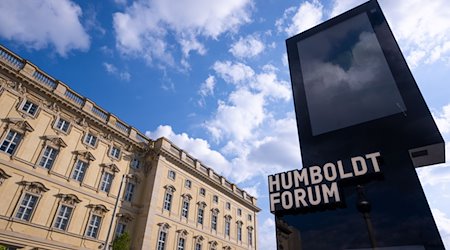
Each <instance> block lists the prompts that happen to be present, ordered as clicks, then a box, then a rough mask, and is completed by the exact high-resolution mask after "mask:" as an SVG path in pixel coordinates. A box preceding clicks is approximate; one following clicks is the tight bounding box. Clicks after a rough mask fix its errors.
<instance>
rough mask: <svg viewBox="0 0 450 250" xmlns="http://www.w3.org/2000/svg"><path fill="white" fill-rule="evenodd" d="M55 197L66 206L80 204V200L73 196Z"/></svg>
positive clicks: (61, 195)
mask: <svg viewBox="0 0 450 250" xmlns="http://www.w3.org/2000/svg"><path fill="white" fill-rule="evenodd" d="M56 197H58V198H60V199H61V202H62V203H64V204H67V205H72V206H74V205H76V204H78V203H80V202H81V200H80V199H79V198H78V197H77V196H76V195H74V194H61V193H60V194H57V195H56Z"/></svg>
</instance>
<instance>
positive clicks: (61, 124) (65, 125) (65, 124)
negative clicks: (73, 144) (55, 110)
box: [55, 117, 70, 133]
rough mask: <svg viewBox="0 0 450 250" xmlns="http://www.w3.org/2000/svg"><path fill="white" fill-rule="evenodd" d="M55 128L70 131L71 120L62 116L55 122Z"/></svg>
mask: <svg viewBox="0 0 450 250" xmlns="http://www.w3.org/2000/svg"><path fill="white" fill-rule="evenodd" d="M55 128H56V129H58V130H60V131H62V132H64V133H67V132H69V128H70V122H69V121H67V120H65V119H63V118H61V117H60V118H59V119H58V121H57V122H56V124H55Z"/></svg>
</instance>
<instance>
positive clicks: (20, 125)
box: [0, 118, 34, 158]
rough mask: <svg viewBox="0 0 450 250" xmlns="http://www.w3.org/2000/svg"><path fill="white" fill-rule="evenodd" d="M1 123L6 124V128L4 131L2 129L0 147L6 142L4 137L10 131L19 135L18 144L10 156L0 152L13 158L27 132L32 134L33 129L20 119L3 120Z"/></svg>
mask: <svg viewBox="0 0 450 250" xmlns="http://www.w3.org/2000/svg"><path fill="white" fill-rule="evenodd" d="M2 121H3V122H4V123H6V126H5V129H4V131H3V134H2V137H1V144H0V145H3V143H4V141H5V140H6V137H7V136H8V134H9V132H10V131H14V132H16V133H18V134H20V135H21V138H20V140H19V142H18V143H17V145H16V147H15V148H14V150H13V151H12V153H11V154H9V153H7V152H5V151H1V152H3V153H5V154H8V155H10V157H11V158H13V156H14V155H15V154H16V153H17V151H18V150H19V148H20V146H21V144H22V142H23V140H24V139H25V136H26V134H27V132H33V131H34V128H33V127H32V126H31V125H30V124H29V123H28V122H27V121H25V120H24V119H22V118H5V119H2Z"/></svg>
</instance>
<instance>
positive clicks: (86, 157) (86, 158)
mask: <svg viewBox="0 0 450 250" xmlns="http://www.w3.org/2000/svg"><path fill="white" fill-rule="evenodd" d="M73 154H75V159H74V163H73V164H72V168H70V172H69V174H68V177H67V180H74V181H76V182H79V183H80V186H81V185H82V184H83V182H84V180H85V177H86V174H87V171H88V170H89V166H90V164H91V162H92V161H95V157H94V155H93V154H92V153H91V152H89V151H83V150H80V151H73ZM78 161H82V162H84V163H86V170H85V171H84V174H83V178H82V180H81V181H78V180H76V179H74V178H72V177H73V174H74V171H75V168H76V165H77V163H78Z"/></svg>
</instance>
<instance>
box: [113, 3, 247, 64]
mask: <svg viewBox="0 0 450 250" xmlns="http://www.w3.org/2000/svg"><path fill="white" fill-rule="evenodd" d="M251 8H252V3H251V0H231V1H229V0H219V1H208V0H194V1H181V2H180V1H176V0H155V1H150V0H147V1H139V2H134V3H133V4H132V5H131V6H129V7H127V8H126V10H125V11H124V12H117V13H115V14H114V16H113V23H114V30H115V32H116V45H117V47H118V48H119V49H120V50H121V51H122V52H123V53H125V54H131V55H139V56H143V57H144V58H146V60H147V61H148V62H152V61H153V60H154V59H157V60H159V61H162V62H164V63H165V64H169V65H170V64H173V63H174V56H173V53H174V52H175V51H171V48H172V47H173V46H174V45H178V46H180V47H181V51H182V53H183V55H184V59H185V58H186V57H187V56H188V55H189V53H190V51H196V52H197V53H199V54H204V53H206V49H205V47H204V45H203V44H202V43H201V42H200V41H199V38H213V39H216V38H217V37H218V36H219V35H221V34H222V33H224V32H228V31H236V30H237V29H238V28H239V27H240V26H241V25H242V24H244V23H248V22H250V10H251ZM200 10H201V11H200ZM169 35H174V36H175V40H176V41H177V42H178V44H169V43H168V41H167V40H168V39H166V38H167V37H168V36H169Z"/></svg>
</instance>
